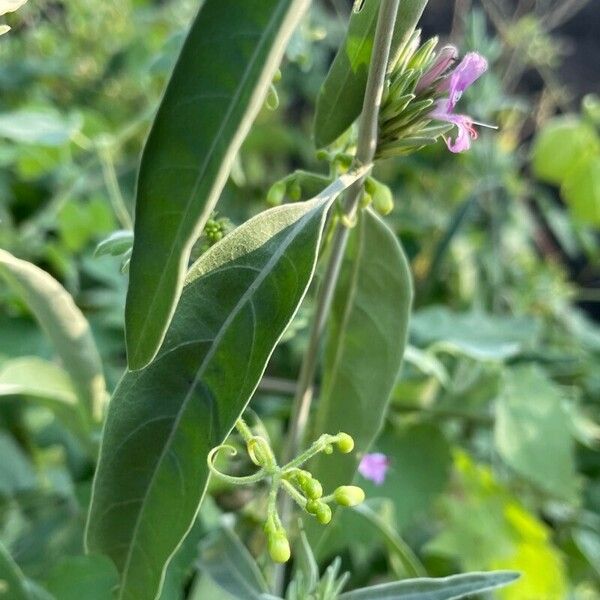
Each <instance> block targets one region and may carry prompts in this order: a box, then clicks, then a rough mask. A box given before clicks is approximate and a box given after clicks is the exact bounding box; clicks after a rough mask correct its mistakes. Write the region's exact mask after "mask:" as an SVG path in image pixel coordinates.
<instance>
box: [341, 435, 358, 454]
mask: <svg viewBox="0 0 600 600" xmlns="http://www.w3.org/2000/svg"><path fill="white" fill-rule="evenodd" d="M337 447H338V450H339V451H340V452H343V453H344V454H348V453H350V452H352V450H354V440H353V439H352V436H351V435H348V434H347V433H344V432H340V433H338V441H337Z"/></svg>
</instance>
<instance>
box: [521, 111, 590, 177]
mask: <svg viewBox="0 0 600 600" xmlns="http://www.w3.org/2000/svg"><path fill="white" fill-rule="evenodd" d="M599 148H600V140H599V139H598V135H597V134H596V132H595V131H594V128H593V127H591V126H590V125H588V124H587V123H584V122H583V121H581V120H579V119H578V118H576V117H573V116H562V117H557V118H554V119H552V120H551V121H549V122H548V123H547V124H546V125H545V126H544V128H543V129H542V130H541V131H540V132H539V133H538V135H537V136H536V139H535V141H534V144H533V162H532V167H533V172H534V173H535V175H536V177H538V178H539V179H541V180H542V181H547V182H549V183H554V184H557V185H560V184H562V182H563V181H564V179H565V177H567V175H568V174H569V172H570V171H571V169H573V167H574V166H575V164H576V163H577V161H579V159H580V158H581V157H582V156H583V155H584V154H586V153H590V154H594V153H597V152H598V149H599Z"/></svg>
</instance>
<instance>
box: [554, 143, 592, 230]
mask: <svg viewBox="0 0 600 600" xmlns="http://www.w3.org/2000/svg"><path fill="white" fill-rule="evenodd" d="M560 193H561V196H562V197H563V199H564V200H565V202H566V203H567V206H568V207H569V209H570V210H571V212H572V214H573V216H574V217H575V218H576V219H578V220H579V221H581V222H582V223H586V224H588V225H593V226H594V227H600V153H598V154H590V155H589V156H585V157H583V158H581V159H580V160H578V161H577V163H576V164H575V166H574V167H573V168H572V169H571V170H570V171H569V173H568V175H567V176H566V177H565V179H564V180H563V184H562V187H561V190H560Z"/></svg>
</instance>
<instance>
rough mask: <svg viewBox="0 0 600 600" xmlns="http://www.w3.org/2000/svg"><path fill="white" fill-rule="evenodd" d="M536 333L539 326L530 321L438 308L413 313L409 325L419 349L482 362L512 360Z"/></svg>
mask: <svg viewBox="0 0 600 600" xmlns="http://www.w3.org/2000/svg"><path fill="white" fill-rule="evenodd" d="M539 329H540V328H539V322H538V321H536V319H534V318H531V317H510V316H495V315H488V314H485V313H482V312H468V313H456V312H453V311H451V310H448V309H447V308H445V307H442V306H432V307H428V308H426V309H423V310H420V311H418V312H416V313H415V314H414V315H413V318H412V319H411V324H410V331H411V336H412V337H414V339H415V341H416V342H417V343H418V344H419V345H429V344H434V345H435V346H434V347H435V349H436V350H442V351H445V352H451V353H458V354H463V355H465V356H468V357H470V358H473V359H475V360H482V361H483V360H494V361H499V360H505V359H507V358H510V357H513V356H516V355H517V354H519V353H520V352H522V351H523V350H524V349H525V348H527V347H528V346H530V345H531V344H532V343H533V341H534V340H535V338H536V337H537V335H538V333H539ZM412 337H411V339H412Z"/></svg>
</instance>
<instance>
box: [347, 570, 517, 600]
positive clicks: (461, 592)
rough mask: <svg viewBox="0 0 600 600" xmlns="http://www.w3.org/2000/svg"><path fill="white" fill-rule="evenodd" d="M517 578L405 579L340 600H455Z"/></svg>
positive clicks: (502, 575)
mask: <svg viewBox="0 0 600 600" xmlns="http://www.w3.org/2000/svg"><path fill="white" fill-rule="evenodd" d="M518 577H519V574H518V573H515V572H514V571H496V572H493V571H492V572H490V573H466V574H465V575H453V576H451V577H441V578H439V579H432V578H421V579H407V580H405V581H398V582H395V583H384V584H382V585H375V586H373V587H369V588H363V589H360V590H355V591H352V592H346V593H345V594H342V595H341V596H340V600H458V599H459V598H465V597H467V596H471V595H472V594H478V593H480V592H486V591H488V590H493V589H497V588H499V587H503V586H505V585H508V584H509V583H511V582H513V581H515V580H516V579H517V578H518Z"/></svg>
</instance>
